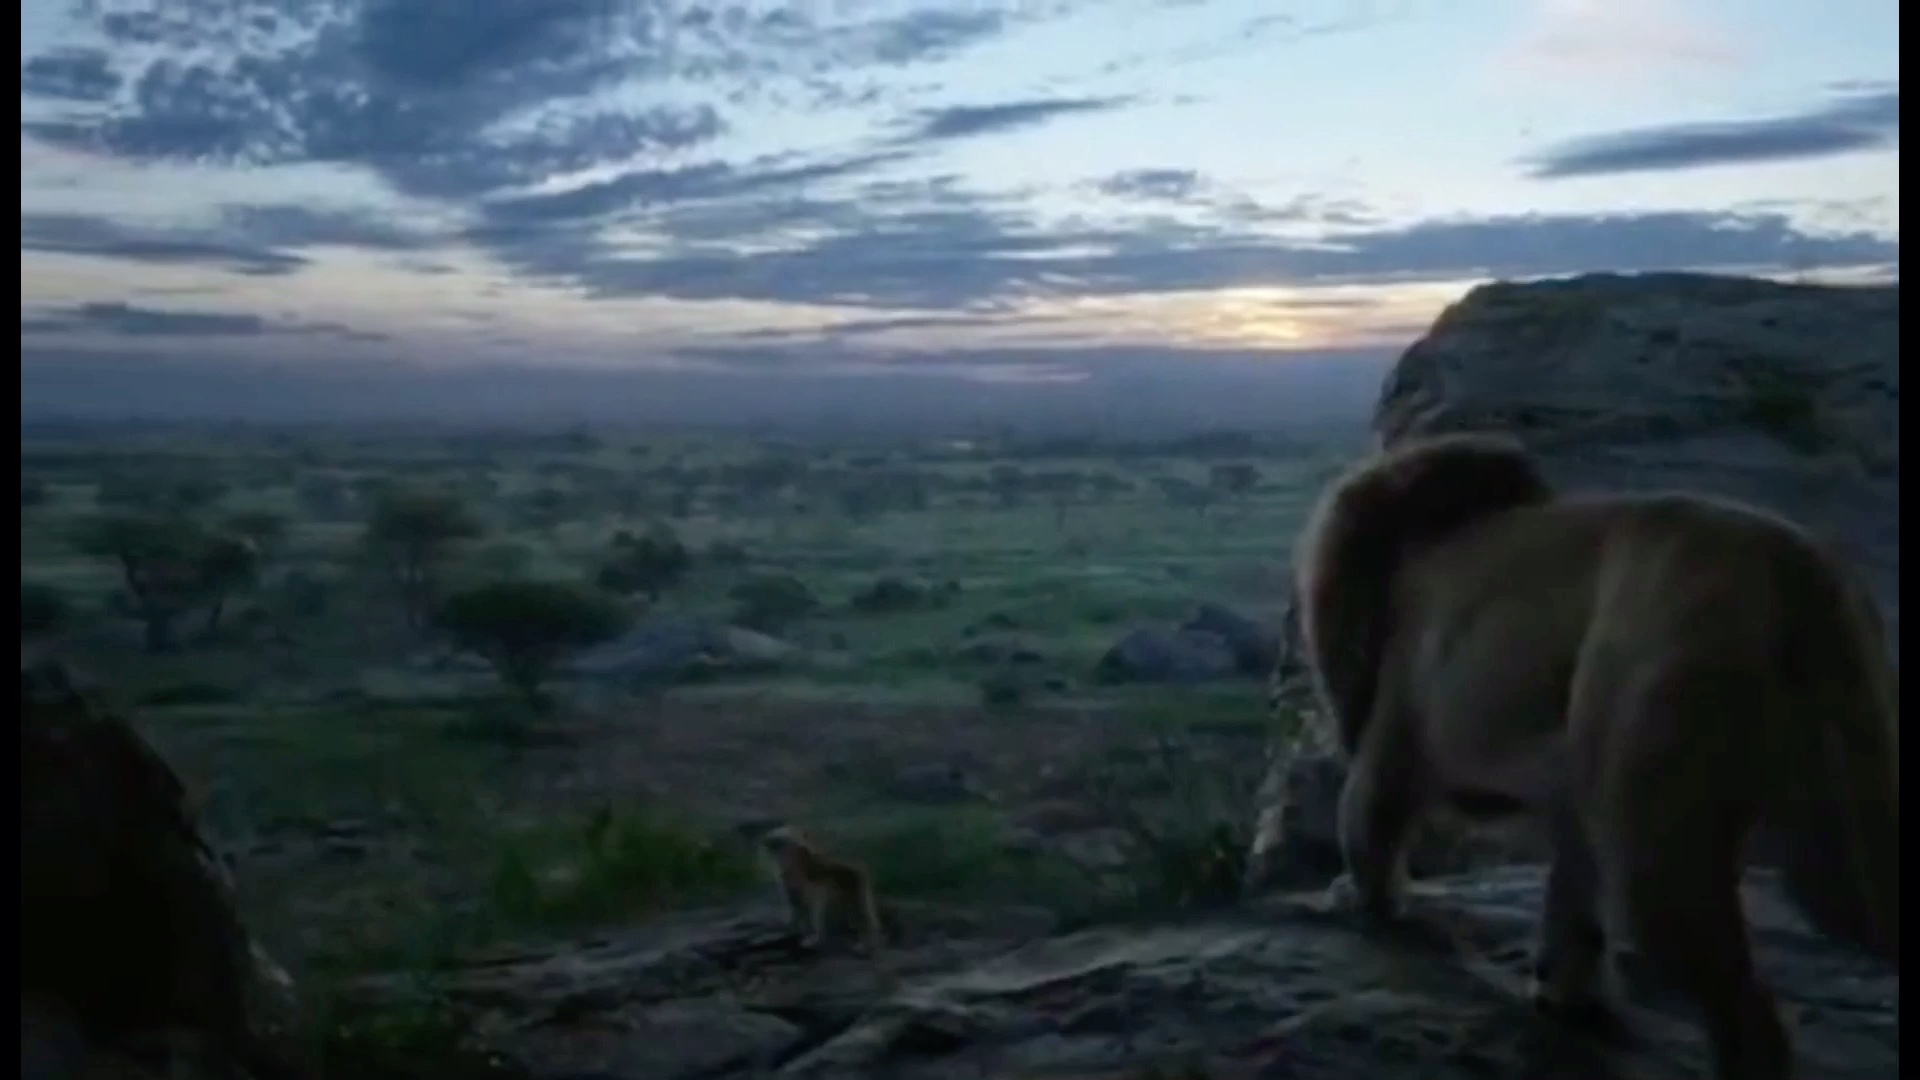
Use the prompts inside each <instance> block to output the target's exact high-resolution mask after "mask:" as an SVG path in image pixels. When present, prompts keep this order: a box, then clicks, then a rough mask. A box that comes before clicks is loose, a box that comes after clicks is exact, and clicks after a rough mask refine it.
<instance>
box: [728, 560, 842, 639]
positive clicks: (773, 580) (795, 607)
mask: <svg viewBox="0 0 1920 1080" xmlns="http://www.w3.org/2000/svg"><path fill="white" fill-rule="evenodd" d="M727 595H728V596H729V597H731V598H732V599H733V602H734V603H735V604H738V605H739V606H738V607H737V608H736V609H735V611H734V615H733V621H734V622H735V623H736V624H738V625H740V626H744V627H748V628H749V629H753V630H763V631H768V632H771V631H774V630H778V629H780V628H781V627H783V626H785V625H786V624H788V623H790V622H793V621H794V620H795V619H799V618H803V617H805V616H807V615H810V614H812V613H813V612H814V610H815V609H817V608H818V607H819V606H820V600H819V598H818V597H816V596H814V595H813V590H811V589H809V588H807V586H806V583H805V582H803V581H801V580H800V579H799V578H796V577H793V576H791V575H789V574H762V575H760V576H758V577H754V578H750V579H748V580H746V581H743V582H741V583H740V584H738V585H736V586H734V587H733V589H732V590H731V591H730V592H729V593H728V594H727Z"/></svg>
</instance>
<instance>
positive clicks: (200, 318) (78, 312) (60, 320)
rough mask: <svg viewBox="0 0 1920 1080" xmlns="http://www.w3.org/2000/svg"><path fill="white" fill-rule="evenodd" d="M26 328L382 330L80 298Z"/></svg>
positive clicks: (353, 333) (339, 333)
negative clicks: (79, 300) (84, 302)
mask: <svg viewBox="0 0 1920 1080" xmlns="http://www.w3.org/2000/svg"><path fill="white" fill-rule="evenodd" d="M20 332H21V333H22V334H32V335H38V336H40V337H42V338H44V337H46V336H48V335H61V334H88V335H99V334H109V335H115V336H120V337H143V338H153V337H258V336H261V335H265V334H294V335H320V336H328V337H341V338H350V339H354V340H360V341H379V340H383V339H382V338H381V337H380V335H377V334H369V333H366V332H364V331H358V330H353V329H350V328H348V327H344V326H341V325H339V324H337V323H317V322H285V321H274V320H269V319H266V318H262V317H261V316H259V315H252V314H244V313H235V312H224V311H180V310H166V309H161V308H150V307H141V306H139V305H136V304H124V303H92V304H79V305H76V306H74V307H70V308H59V309H55V310H52V311H46V312H42V313H39V314H36V315H33V316H25V315H23V316H22V317H21V319H20Z"/></svg>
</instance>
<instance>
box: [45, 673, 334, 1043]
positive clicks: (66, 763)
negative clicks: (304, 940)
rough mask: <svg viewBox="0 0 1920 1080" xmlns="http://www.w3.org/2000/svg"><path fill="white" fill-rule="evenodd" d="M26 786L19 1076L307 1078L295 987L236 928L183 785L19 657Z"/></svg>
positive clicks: (122, 730) (228, 889)
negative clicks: (298, 1068) (295, 1034)
mask: <svg viewBox="0 0 1920 1080" xmlns="http://www.w3.org/2000/svg"><path fill="white" fill-rule="evenodd" d="M20 788H21V791H20V953H21V958H20V994H21V1005H20V1037H21V1049H20V1067H21V1075H22V1076H23V1077H27V1076H33V1077H47V1078H54V1077H69V1076H114V1077H122V1078H125V1080H141V1078H144V1077H154V1078H159V1077H177V1078H195V1077H203V1076H204V1077H226V1076H239V1077H254V1078H257V1080H265V1078H267V1077H285V1076H297V1075H302V1074H301V1073H299V1072H295V1071H292V1070H291V1068H290V1061H291V1058H290V1057H289V1056H288V1055H287V1054H286V1053H285V1052H284V1047H285V1039H286V1036H287V1035H289V1034H290V1033H291V1027H292V1021H293V1018H294V1015H295V1013H294V1008H293V998H292V983H291V981H290V980H289V979H287V977H286V974H285V972H284V971H282V970H281V969H280V968H279V967H278V966H277V965H274V964H273V963H272V961H271V960H269V959H267V957H266V956H265V954H264V953H262V952H261V951H260V950H259V949H258V948H257V947H256V946H255V945H254V944H253V943H252V941H251V940H250V939H249V937H248V935H247V932H246V929H245V928H244V927H243V926H242V925H241V923H240V919H239V917H238V915H237V914H236V913H235V910H234V902H233V891H232V883H231V881H230V880H229V878H228V876H227V874H226V870H225V867H224V865H223V864H222V863H221V861H220V860H219V859H218V858H217V857H215V855H214V854H213V852H212V850H211V849H210V848H209V847H208V845H207V843H206V841H205V839H204V838H202V836H201V835H200V833H199V831H198V828H197V827H196V825H195V823H194V819H193V814H192V812H191V810H190V809H189V807H188V805H187V798H186V793H185V790H184V789H183V787H182V786H181V783H180V780H179V778H178V777H176V776H175V775H174V773H173V771H172V770H171V769H170V768H168V767H167V764H166V762H164V761H163V760H161V758H160V756H159V755H158V754H156V753H155V752H154V750H153V748H152V747H150V746H149V745H148V744H147V743H146V741H145V740H144V739H142V738H141V737H140V735H139V734H138V733H137V732H135V731H134V730H133V729H132V727H130V726H129V725H128V724H127V723H126V721H125V720H123V719H122V718H120V717H118V716H115V715H113V714H111V713H110V712H107V711H106V710H104V709H102V708H101V707H100V706H99V704H98V702H97V701H96V700H95V699H94V698H93V697H92V695H90V694H89V693H87V692H85V691H83V690H82V689H80V688H79V687H77V686H76V685H75V681H74V679H73V677H72V675H71V673H70V672H69V671H68V670H67V669H66V668H64V667H63V666H60V665H57V664H45V663H29V662H28V661H27V658H26V657H25V656H23V657H22V666H21V671H20ZM90 1070H91V1071H90Z"/></svg>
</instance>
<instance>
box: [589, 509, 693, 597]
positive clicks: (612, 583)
mask: <svg viewBox="0 0 1920 1080" xmlns="http://www.w3.org/2000/svg"><path fill="white" fill-rule="evenodd" d="M612 547H613V550H612V552H611V553H610V554H609V557H608V558H607V561H606V562H605V563H602V564H601V566H600V572H599V574H598V576H597V577H596V578H595V582H596V583H597V584H598V585H599V586H600V587H601V588H602V589H605V590H607V591H608V592H611V593H618V594H619V595H621V596H632V595H634V594H635V593H640V594H643V595H645V596H646V598H647V601H648V602H649V603H652V602H655V601H658V600H659V599H660V593H661V592H662V591H664V590H666V589H669V588H672V587H673V586H674V585H676V584H678V583H679V582H680V580H681V579H682V578H684V577H685V576H686V574H687V570H688V569H689V568H691V567H692V565H693V556H692V554H691V553H689V552H688V551H687V547H686V545H685V544H682V543H681V542H680V536H679V534H678V533H675V532H674V531H673V529H672V528H671V527H669V526H667V525H655V526H654V527H653V528H650V529H648V530H647V531H646V532H645V533H644V534H642V535H640V536H635V535H633V534H632V533H630V532H626V531H621V532H619V533H615V534H614V537H613V545H612Z"/></svg>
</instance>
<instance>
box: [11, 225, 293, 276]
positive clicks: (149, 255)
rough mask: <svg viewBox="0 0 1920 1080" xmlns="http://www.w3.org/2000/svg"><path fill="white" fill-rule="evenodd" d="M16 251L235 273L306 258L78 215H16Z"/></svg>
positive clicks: (265, 270) (262, 271)
mask: <svg viewBox="0 0 1920 1080" xmlns="http://www.w3.org/2000/svg"><path fill="white" fill-rule="evenodd" d="M20 250H21V251H43V252H49V253H53V254H59V255H91V256H96V257H99V258H108V259H125V260H127V261H129V262H139V263H152V264H156V265H169V266H205V267H212V268H218V269H223V270H229V271H231V272H233V273H236V274H248V275H254V276H259V275H270V274H290V273H293V272H294V271H296V270H299V269H301V268H302V267H304V266H306V265H307V260H306V259H304V258H302V257H300V256H298V255H294V254H290V253H288V252H284V251H278V250H275V249H274V248H273V247H271V246H270V245H260V244H252V243H248V242H245V241H238V240H234V239H232V238H227V237H221V236H217V235H214V234H212V233H204V232H198V231H193V230H178V229H154V228H142V227H139V226H132V225H122V224H117V223H115V222H112V221H109V220H107V219H105V218H98V217H87V216H83V215H79V214H36V213H29V212H26V211H22V212H21V214H20Z"/></svg>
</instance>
